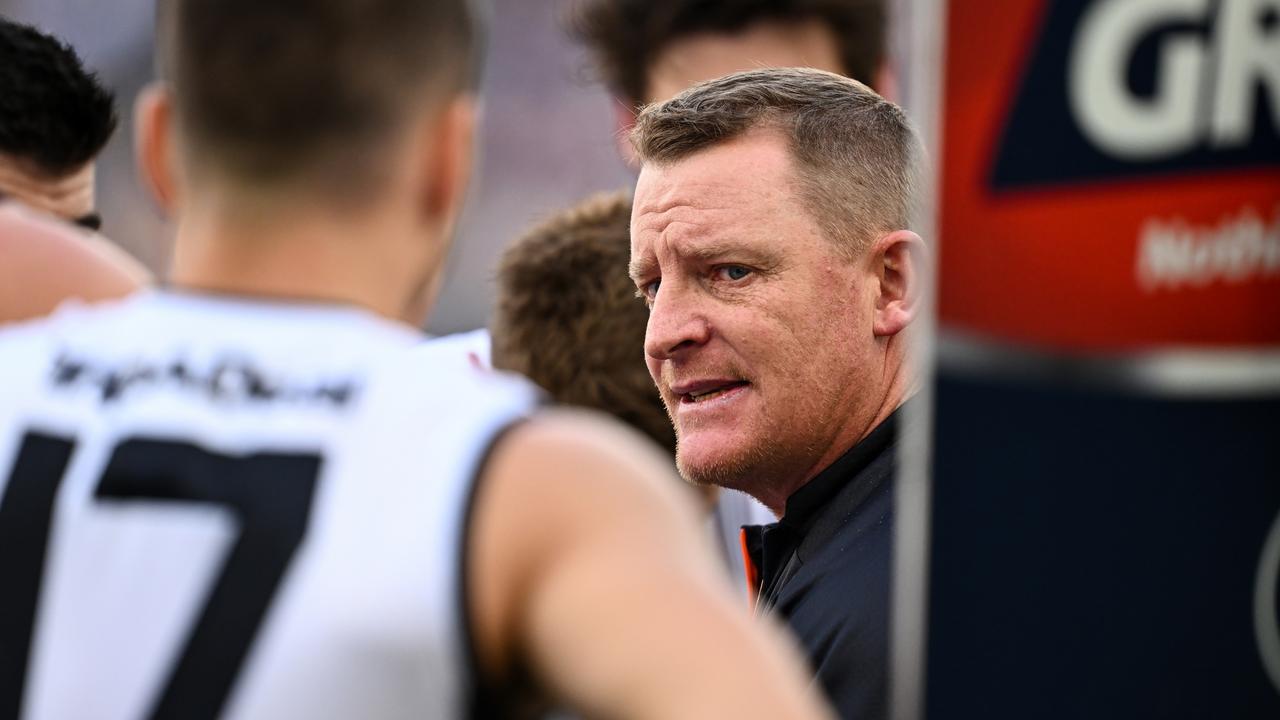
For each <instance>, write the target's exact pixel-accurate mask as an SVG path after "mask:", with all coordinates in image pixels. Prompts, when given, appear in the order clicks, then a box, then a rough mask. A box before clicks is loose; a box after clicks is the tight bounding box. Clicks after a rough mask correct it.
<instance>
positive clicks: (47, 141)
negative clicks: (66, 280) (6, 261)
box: [0, 17, 116, 230]
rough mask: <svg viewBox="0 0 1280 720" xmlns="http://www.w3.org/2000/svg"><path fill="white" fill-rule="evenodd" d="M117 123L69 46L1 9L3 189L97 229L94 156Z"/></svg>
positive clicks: (105, 95)
mask: <svg viewBox="0 0 1280 720" xmlns="http://www.w3.org/2000/svg"><path fill="white" fill-rule="evenodd" d="M115 128H116V113H115V107H114V103H113V99H112V96H111V93H110V92H109V91H107V90H106V89H105V88H104V87H103V86H102V85H101V84H100V83H99V82H98V79H97V77H96V76H95V75H94V74H93V73H91V72H89V71H88V70H86V69H85V68H84V65H83V64H81V62H80V58H78V57H77V56H76V53H75V51H74V50H72V49H71V47H70V46H68V45H66V44H64V43H63V42H61V41H60V40H58V39H57V38H54V37H51V36H49V35H46V34H44V33H41V32H40V31H39V30H36V29H35V28H33V27H30V26H27V25H22V24H20V23H16V22H13V21H11V20H8V19H6V18H3V17H0V195H7V196H9V197H12V198H14V199H16V200H19V201H21V202H23V203H25V204H27V205H29V206H31V207H33V208H36V209H39V210H43V211H45V212H48V213H51V214H54V215H58V216H60V217H62V218H65V219H66V220H69V221H71V222H74V223H77V224H80V225H83V226H84V227H86V228H89V229H90V230H97V229H98V228H99V226H100V225H101V224H102V221H101V218H100V217H99V216H98V214H97V211H96V201H95V186H94V168H95V162H94V161H95V159H96V158H97V157H98V153H99V152H101V151H102V148H103V146H105V145H106V144H107V141H108V140H110V139H111V135H112V133H113V132H115Z"/></svg>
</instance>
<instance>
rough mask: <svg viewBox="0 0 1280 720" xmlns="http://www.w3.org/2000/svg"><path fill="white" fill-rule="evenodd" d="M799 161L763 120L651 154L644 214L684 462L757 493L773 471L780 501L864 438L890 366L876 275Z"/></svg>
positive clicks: (635, 237) (662, 353) (666, 384)
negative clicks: (829, 227)
mask: <svg viewBox="0 0 1280 720" xmlns="http://www.w3.org/2000/svg"><path fill="white" fill-rule="evenodd" d="M792 162H793V161H792V158H791V156H790V152H789V150H788V148H787V144H786V140H784V139H783V137H782V136H781V135H777V134H774V133H772V132H767V131H753V132H751V133H748V134H747V135H745V136H743V137H741V138H737V139H735V140H732V141H730V142H726V143H723V144H720V145H716V146H713V147H711V148H709V149H706V150H702V151H700V152H697V153H695V154H693V155H691V156H689V157H687V158H685V159H682V160H679V161H676V162H675V163H672V164H668V165H657V166H655V165H653V164H649V165H647V166H646V167H645V168H644V169H643V171H642V172H641V175H640V180H639V183H638V185H637V187H636V197H635V208H634V214H633V216H632V226H631V233H632V245H631V253H632V255H631V257H632V275H633V279H634V280H635V282H636V285H637V287H639V288H640V290H641V292H642V294H644V296H645V297H646V299H647V301H648V302H649V304H650V316H649V324H648V328H647V333H646V336H645V353H646V355H647V358H646V360H647V362H648V366H649V372H650V374H652V375H653V379H654V381H655V382H656V383H657V385H658V388H659V390H660V391H661V393H662V398H663V400H664V402H665V403H666V405H667V410H668V412H669V413H670V414H671V418H672V421H673V423H674V424H675V428H676V434H677V437H678V439H679V450H678V454H677V460H678V463H679V466H680V470H681V472H682V473H683V474H684V475H685V477H686V478H688V479H689V480H690V481H693V482H698V483H715V484H717V485H723V486H727V487H734V488H738V489H743V490H747V491H749V492H752V493H753V494H756V496H757V497H761V494H760V493H759V490H760V488H759V484H761V483H768V484H769V486H771V487H773V488H775V489H776V490H777V491H778V493H779V494H780V497H778V498H774V499H773V500H774V502H770V500H769V499H766V498H764V497H761V499H763V500H765V502H766V504H770V505H771V506H774V509H775V510H778V509H780V505H781V502H782V501H783V500H785V496H786V494H789V492H790V491H792V490H794V489H795V488H796V487H798V486H799V485H800V484H802V483H803V482H804V481H806V480H807V479H808V478H809V477H811V476H812V474H813V473H815V472H817V471H819V470H821V469H822V467H824V466H825V465H826V464H828V463H830V462H831V461H833V460H834V459H835V457H838V456H839V454H840V452H842V451H843V449H846V448H848V447H849V446H851V445H852V444H853V443H855V442H857V440H858V439H859V438H860V433H861V432H862V431H863V430H865V428H863V427H859V426H858V423H859V421H861V422H863V423H864V424H865V418H866V409H865V406H866V405H867V404H868V402H870V401H869V400H868V399H867V398H868V397H874V396H876V395H877V394H879V392H880V391H881V388H879V387H878V386H877V384H878V383H882V382H883V380H884V375H885V368H884V367H882V365H883V360H884V355H883V347H882V343H881V342H880V341H879V340H878V338H877V337H876V333H875V332H874V331H873V314H874V310H875V305H876V302H877V293H878V286H877V284H876V282H875V279H876V275H875V272H874V270H873V269H872V268H871V267H870V265H869V263H866V262H863V261H862V260H859V259H853V260H850V259H847V258H845V257H843V256H842V255H841V254H840V253H839V252H837V248H836V246H835V245H834V244H833V243H832V241H831V240H829V239H828V238H827V237H825V236H824V235H823V234H822V232H821V230H820V229H819V226H818V224H817V222H815V220H814V217H813V215H812V214H811V213H810V212H809V210H808V209H807V208H806V207H805V206H804V205H803V204H802V203H801V201H800V199H799V197H800V196H799V194H798V189H797V188H796V186H795V183H796V174H795V171H794V170H793V166H792ZM765 494H766V495H768V494H769V493H768V492H766V493H765Z"/></svg>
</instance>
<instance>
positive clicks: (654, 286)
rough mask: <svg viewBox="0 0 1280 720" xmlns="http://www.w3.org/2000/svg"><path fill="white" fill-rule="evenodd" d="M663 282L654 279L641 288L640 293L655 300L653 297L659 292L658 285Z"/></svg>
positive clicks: (648, 298)
mask: <svg viewBox="0 0 1280 720" xmlns="http://www.w3.org/2000/svg"><path fill="white" fill-rule="evenodd" d="M661 284H662V281H661V280H654V281H653V282H651V283H646V284H645V285H643V286H642V287H641V288H640V294H641V295H643V296H644V298H645V299H646V300H653V298H654V297H655V296H656V295H657V294H658V286H659V285H661Z"/></svg>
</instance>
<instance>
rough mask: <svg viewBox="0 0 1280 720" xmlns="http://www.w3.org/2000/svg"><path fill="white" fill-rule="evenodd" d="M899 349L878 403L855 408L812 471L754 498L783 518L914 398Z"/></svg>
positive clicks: (888, 361)
mask: <svg viewBox="0 0 1280 720" xmlns="http://www.w3.org/2000/svg"><path fill="white" fill-rule="evenodd" d="M897 339H898V338H894V340H897ZM898 345H899V343H896V342H893V341H891V342H890V343H889V345H888V347H887V350H888V351H887V352H886V354H885V365H884V369H883V371H882V373H881V377H880V380H881V382H880V383H879V386H880V387H881V388H883V390H882V391H881V392H879V393H877V394H876V396H875V397H876V398H877V399H876V400H875V401H874V402H872V403H870V404H868V405H865V406H863V407H860V408H856V409H854V408H851V409H850V418H849V422H848V423H847V424H846V425H845V426H844V427H843V428H842V429H841V431H840V432H839V433H838V434H837V435H836V436H835V437H834V438H833V440H832V442H831V443H829V444H828V445H827V449H826V450H825V451H824V452H823V453H822V454H821V455H819V456H818V458H817V460H815V461H814V462H813V463H812V464H811V465H809V467H807V468H805V469H804V470H803V471H802V472H800V473H796V474H795V475H794V476H792V480H791V481H790V482H785V481H784V482H769V483H762V486H761V487H760V488H759V489H758V492H756V491H754V490H753V491H752V492H751V493H750V494H751V495H753V496H755V498H756V499H757V500H759V501H760V502H761V503H762V504H763V505H764V506H765V507H767V508H769V509H770V510H772V511H773V513H774V514H775V515H777V516H778V517H782V516H783V514H784V513H785V512H786V508H787V499H788V498H790V497H791V496H792V495H793V494H794V493H795V492H796V491H797V490H799V489H800V488H802V487H804V486H805V485H807V484H808V483H809V481H810V480H812V479H814V478H815V477H817V476H818V475H819V474H821V473H822V471H823V470H826V469H827V468H828V467H830V466H831V464H832V463H834V462H835V461H836V460H839V459H840V456H842V455H844V454H845V453H847V452H849V450H851V449H852V448H853V447H854V446H856V445H857V444H858V443H860V442H862V441H863V440H865V439H866V438H867V436H868V435H870V434H871V433H872V432H874V431H875V429H876V428H878V427H880V424H881V423H883V422H884V421H885V420H887V419H888V418H889V416H890V415H892V414H893V413H894V411H896V410H897V409H898V408H899V407H901V406H902V404H903V403H904V402H906V401H907V399H908V398H910V397H911V395H912V394H914V392H915V385H914V382H913V380H912V373H911V371H910V367H909V365H910V363H908V362H906V358H905V356H904V355H903V353H902V352H901V350H902V348H901V347H898Z"/></svg>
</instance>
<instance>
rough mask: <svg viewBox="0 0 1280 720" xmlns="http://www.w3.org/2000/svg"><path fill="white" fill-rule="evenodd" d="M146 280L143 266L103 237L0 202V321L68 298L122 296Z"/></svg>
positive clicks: (45, 309)
mask: <svg viewBox="0 0 1280 720" xmlns="http://www.w3.org/2000/svg"><path fill="white" fill-rule="evenodd" d="M148 281H149V277H148V275H147V272H146V270H145V269H143V267H142V266H141V265H140V264H138V262H137V261H135V260H133V259H132V258H130V257H129V256H128V255H126V254H125V252H124V251H123V250H120V249H119V248H117V247H115V246H113V245H112V244H111V243H110V242H108V241H107V240H106V239H105V238H103V237H101V236H99V235H94V234H92V233H87V232H84V231H82V230H79V229H76V228H72V227H70V226H67V225H64V224H63V223H62V222H61V221H59V220H55V219H53V218H51V217H45V216H43V215H40V214H37V213H36V212H34V211H31V210H27V209H25V208H22V207H20V206H19V205H18V204H17V203H14V202H6V203H3V204H0V322H12V321H16V320H26V319H28V318H34V317H39V316H41V315H47V314H48V313H50V312H52V311H53V309H54V308H56V307H57V306H58V305H59V304H60V303H61V302H62V301H64V300H66V299H68V298H73V297H75V298H80V299H82V300H87V301H93V300H106V299H111V298H118V297H123V296H125V295H128V294H129V293H131V292H133V291H134V290H136V289H138V288H139V287H141V286H143V285H144V284H146V283H147V282H148Z"/></svg>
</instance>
